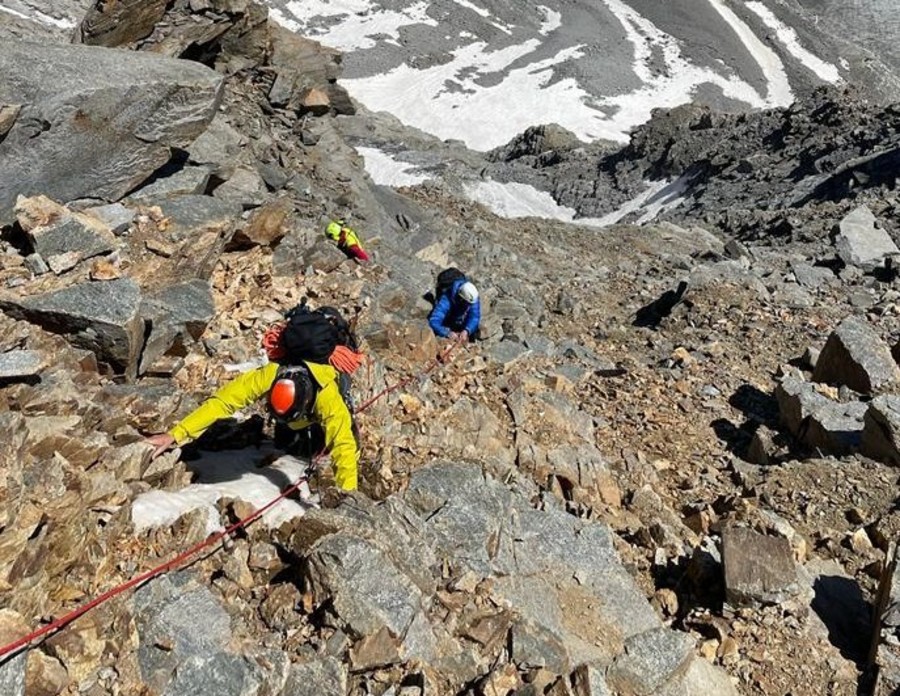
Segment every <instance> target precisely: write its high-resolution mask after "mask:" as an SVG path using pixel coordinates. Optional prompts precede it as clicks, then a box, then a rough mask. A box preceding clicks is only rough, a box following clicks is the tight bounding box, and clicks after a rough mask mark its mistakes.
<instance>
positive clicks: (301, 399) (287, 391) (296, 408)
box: [269, 366, 316, 423]
mask: <svg viewBox="0 0 900 696" xmlns="http://www.w3.org/2000/svg"><path fill="white" fill-rule="evenodd" d="M315 400H316V388H315V385H314V384H313V381H312V378H311V377H310V374H309V370H307V369H306V368H305V366H304V367H297V368H291V369H289V370H284V371H279V373H278V375H277V377H276V379H275V381H274V382H273V383H272V386H271V387H270V388H269V410H270V411H271V412H272V415H273V416H275V418H277V419H278V420H280V421H282V422H285V423H290V422H292V421H296V420H300V419H301V418H305V417H308V416H309V414H310V413H311V411H312V406H313V403H314V402H315Z"/></svg>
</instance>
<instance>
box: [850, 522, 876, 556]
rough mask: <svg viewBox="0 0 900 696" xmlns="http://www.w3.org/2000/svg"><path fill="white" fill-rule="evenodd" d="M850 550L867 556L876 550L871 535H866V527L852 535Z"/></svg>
mask: <svg viewBox="0 0 900 696" xmlns="http://www.w3.org/2000/svg"><path fill="white" fill-rule="evenodd" d="M850 548H851V549H853V551H854V552H855V553H859V554H867V553H870V552H871V551H872V550H874V548H875V547H874V546H873V545H872V540H871V539H869V535H868V534H866V530H865V528H864V527H860V528H859V529H857V530H856V531H855V532H853V534H851V535H850Z"/></svg>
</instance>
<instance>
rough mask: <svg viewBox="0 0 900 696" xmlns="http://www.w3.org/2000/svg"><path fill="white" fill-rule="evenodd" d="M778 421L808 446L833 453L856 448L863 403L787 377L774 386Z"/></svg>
mask: <svg viewBox="0 0 900 696" xmlns="http://www.w3.org/2000/svg"><path fill="white" fill-rule="evenodd" d="M775 398H776V399H777V401H778V414H779V418H780V420H781V424H782V425H783V426H784V427H785V429H787V430H788V432H790V433H791V434H792V435H793V436H794V437H796V438H797V439H798V440H800V442H802V443H803V444H804V445H806V446H807V447H810V448H812V449H819V450H822V451H823V452H826V453H829V454H835V455H842V454H850V453H852V452H855V451H856V450H857V449H858V448H859V444H860V440H861V438H862V430H863V417H864V416H865V413H866V405H865V404H863V403H861V402H858V401H853V402H850V403H847V404H844V403H840V402H838V401H834V400H832V399H830V398H828V397H827V396H825V395H824V394H822V393H821V392H820V391H819V390H818V388H817V385H815V384H812V383H810V382H804V381H803V380H801V379H799V378H797V377H790V376H789V377H786V378H785V379H783V380H782V381H781V384H779V385H778V387H776V389H775Z"/></svg>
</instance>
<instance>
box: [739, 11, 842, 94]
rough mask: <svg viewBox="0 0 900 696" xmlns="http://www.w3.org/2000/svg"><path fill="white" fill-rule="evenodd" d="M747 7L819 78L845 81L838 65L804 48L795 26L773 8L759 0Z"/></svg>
mask: <svg viewBox="0 0 900 696" xmlns="http://www.w3.org/2000/svg"><path fill="white" fill-rule="evenodd" d="M746 7H747V9H748V10H750V11H751V12H754V13H755V14H756V15H757V16H758V17H759V18H760V19H761V20H762V21H763V23H764V24H765V25H766V26H767V27H769V28H770V29H772V30H774V32H775V36H777V37H778V40H779V41H780V42H781V43H782V44H783V45H784V47H785V48H786V49H787V50H788V51H789V52H790V54H791V55H792V56H794V57H795V58H796V59H797V60H799V61H800V62H801V63H802V64H803V65H804V66H806V67H807V68H808V69H809V70H810V71H811V72H812V73H814V74H815V75H816V76H817V77H819V79H821V80H824V81H825V82H829V83H831V84H833V85H836V84H839V83H840V82H843V80H842V79H841V74H840V72H839V71H838V69H837V66H835V65H832V64H831V63H827V62H825V61H824V60H822V59H821V58H819V57H818V56H816V55H814V54H813V53H811V52H810V51H807V50H806V49H805V48H803V46H802V45H801V44H800V37H799V36H797V32H796V31H794V29H793V28H791V27H789V26H788V25H787V24H785V23H784V22H782V21H781V20H780V19H778V17H776V16H775V13H774V12H772V10H770V9H769V8H768V7H766V6H765V5H763V4H762V3H761V2H758V1H757V0H752V1H751V2H747V3H746Z"/></svg>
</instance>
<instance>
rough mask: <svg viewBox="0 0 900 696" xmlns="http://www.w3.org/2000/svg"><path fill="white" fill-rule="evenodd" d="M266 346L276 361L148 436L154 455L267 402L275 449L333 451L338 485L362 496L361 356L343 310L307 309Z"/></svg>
mask: <svg viewBox="0 0 900 696" xmlns="http://www.w3.org/2000/svg"><path fill="white" fill-rule="evenodd" d="M262 343H263V348H264V349H265V351H266V354H267V355H268V357H269V359H270V360H271V362H269V363H268V364H266V365H264V366H262V367H258V368H256V369H253V370H250V371H249V372H245V373H243V374H241V375H239V376H238V377H236V378H234V379H233V380H231V381H230V382H228V383H227V384H226V385H225V386H223V387H222V388H220V389H219V390H218V391H217V392H216V393H215V394H213V395H212V396H211V397H210V398H209V399H207V400H206V401H204V402H203V403H202V404H201V405H200V406H199V407H198V408H196V409H195V410H194V411H193V412H191V413H190V414H188V415H187V416H186V417H185V418H183V419H182V420H181V422H179V423H178V424H177V425H176V426H175V427H173V428H172V429H171V430H169V432H167V433H160V434H158V435H152V436H150V437H148V438H147V439H146V442H147V443H148V444H150V445H153V446H154V447H155V448H156V449H155V450H154V452H153V457H157V456H159V455H160V454H162V453H163V452H165V451H166V450H167V449H169V448H171V447H173V446H175V445H182V444H184V443H186V442H188V441H190V440H193V439H195V438H197V437H199V436H200V435H202V434H203V433H204V432H205V431H206V430H207V429H208V428H209V427H210V426H211V425H212V424H213V423H215V422H216V421H218V420H220V419H222V418H227V417H229V416H231V415H232V414H234V413H235V412H236V411H239V410H240V409H242V408H245V407H247V406H249V405H250V404H252V403H253V402H255V401H257V400H258V399H260V398H262V397H263V396H265V397H266V401H267V406H268V411H269V414H270V415H271V417H272V419H273V420H274V421H275V436H274V440H275V445H276V447H278V448H280V449H283V450H285V451H286V452H288V453H290V454H301V455H308V456H311V455H312V454H316V453H318V452H319V451H322V450H323V449H324V450H325V451H327V452H330V454H331V459H332V461H333V463H334V468H335V483H336V484H337V487H338V488H340V489H343V490H345V491H351V490H356V487H357V472H358V467H359V443H358V438H357V435H356V428H355V426H354V423H353V415H352V400H351V398H350V391H349V390H350V377H349V373H351V372H353V371H354V370H355V369H356V368H357V367H359V365H360V363H361V361H362V355H361V354H360V353H359V352H358V349H357V345H356V340H355V338H354V337H353V334H352V331H351V330H350V327H349V324H348V323H347V321H346V320H345V319H344V318H343V316H341V314H340V312H339V311H338V310H336V309H333V308H331V307H322V308H320V309H318V310H315V311H313V310H310V309H308V308H307V307H306V305H305V304H302V305H299V306H297V307H295V308H294V309H293V310H291V311H290V312H288V314H287V315H286V319H285V321H283V322H279V323H277V324H275V325H274V326H272V327H270V328H269V329H268V330H267V331H266V332H265V335H264V336H263V339H262Z"/></svg>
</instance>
